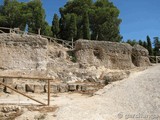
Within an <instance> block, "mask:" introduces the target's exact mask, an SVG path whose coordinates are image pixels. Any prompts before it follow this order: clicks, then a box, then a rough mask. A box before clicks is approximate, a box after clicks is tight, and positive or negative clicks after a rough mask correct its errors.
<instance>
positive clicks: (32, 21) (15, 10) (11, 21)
mask: <svg viewBox="0 0 160 120" xmlns="http://www.w3.org/2000/svg"><path fill="white" fill-rule="evenodd" d="M26 25H28V30H29V32H32V33H38V29H41V34H46V30H47V29H48V23H47V22H46V21H45V11H44V9H43V7H42V2H41V0H32V1H30V2H28V3H24V2H18V1H17V0H4V4H3V5H1V6H0V26H1V27H9V28H17V27H18V28H20V29H21V30H24V29H25V27H26Z"/></svg>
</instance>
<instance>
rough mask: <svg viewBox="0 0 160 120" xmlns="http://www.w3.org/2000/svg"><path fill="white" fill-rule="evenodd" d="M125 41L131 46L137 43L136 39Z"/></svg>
mask: <svg viewBox="0 0 160 120" xmlns="http://www.w3.org/2000/svg"><path fill="white" fill-rule="evenodd" d="M126 43H128V44H130V45H131V46H134V45H135V44H137V41H136V40H130V39H129V40H127V42H126Z"/></svg>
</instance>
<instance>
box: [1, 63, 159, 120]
mask: <svg viewBox="0 0 160 120" xmlns="http://www.w3.org/2000/svg"><path fill="white" fill-rule="evenodd" d="M30 95H31V96H34V97H35V98H39V100H41V101H43V102H46V99H47V95H46V94H41V95H38V94H30ZM0 97H1V100H0V103H17V105H22V104H37V103H35V102H33V101H31V100H29V99H26V98H24V97H22V96H20V95H16V94H14V95H7V94H5V95H1V96H0ZM51 105H56V106H58V109H57V110H56V112H54V113H52V112H51V113H47V116H45V120H126V119H129V120H160V64H158V65H156V66H151V67H149V68H148V69H147V70H144V71H141V72H137V73H133V74H131V75H130V77H129V78H126V79H124V80H122V81H118V82H114V83H111V84H109V85H107V86H106V87H105V88H103V89H101V90H99V91H98V92H96V93H95V94H94V96H92V97H90V96H87V95H81V94H78V93H74V94H73V93H72V94H70V93H64V94H57V95H52V97H51ZM35 115H37V116H39V115H40V113H39V112H37V111H35V112H31V111H25V113H24V114H22V115H21V116H19V117H18V118H17V119H16V120H27V119H28V120H35ZM42 117H43V115H42Z"/></svg>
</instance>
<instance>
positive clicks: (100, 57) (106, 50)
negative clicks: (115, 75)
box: [75, 40, 134, 69]
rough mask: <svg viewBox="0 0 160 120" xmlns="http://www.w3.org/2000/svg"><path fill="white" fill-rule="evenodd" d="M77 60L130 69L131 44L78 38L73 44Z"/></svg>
mask: <svg viewBox="0 0 160 120" xmlns="http://www.w3.org/2000/svg"><path fill="white" fill-rule="evenodd" d="M75 50H76V57H77V60H78V62H81V63H87V64H91V65H95V66H105V67H107V68H110V69H130V68H132V67H134V65H133V63H132V58H131V54H132V46H130V45H129V44H127V43H117V42H109V41H88V40H78V41H77V42H76V46H75Z"/></svg>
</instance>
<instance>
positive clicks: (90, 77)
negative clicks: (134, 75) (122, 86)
mask: <svg viewBox="0 0 160 120" xmlns="http://www.w3.org/2000/svg"><path fill="white" fill-rule="evenodd" d="M149 65H150V61H149V58H148V51H147V50H146V49H145V48H143V47H141V46H139V45H135V46H133V47H132V46H130V45H129V44H127V43H117V42H108V41H91V40H90V41H89V40H78V41H76V43H75V49H74V50H70V49H68V48H66V47H63V46H62V45H60V44H58V43H55V42H50V43H48V40H47V39H46V38H43V37H41V36H32V35H18V34H6V33H3V34H0V75H11V76H38V77H52V78H53V82H52V83H51V92H53V93H57V92H68V91H72V92H73V91H76V92H77V91H78V92H86V91H87V92H88V91H96V90H98V89H99V88H102V87H103V86H104V85H106V84H108V83H109V82H113V81H117V80H121V79H123V78H126V77H128V75H129V73H130V70H131V69H133V68H135V67H141V66H149ZM0 81H1V82H3V83H5V84H7V85H10V86H12V87H13V88H15V89H17V90H19V91H21V92H33V93H44V92H47V83H46V82H45V81H43V80H28V79H25V80H24V79H23V80H22V79H16V78H14V79H9V78H1V79H0ZM0 91H1V92H8V93H12V92H11V91H10V90H9V89H7V88H5V87H3V86H0Z"/></svg>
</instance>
